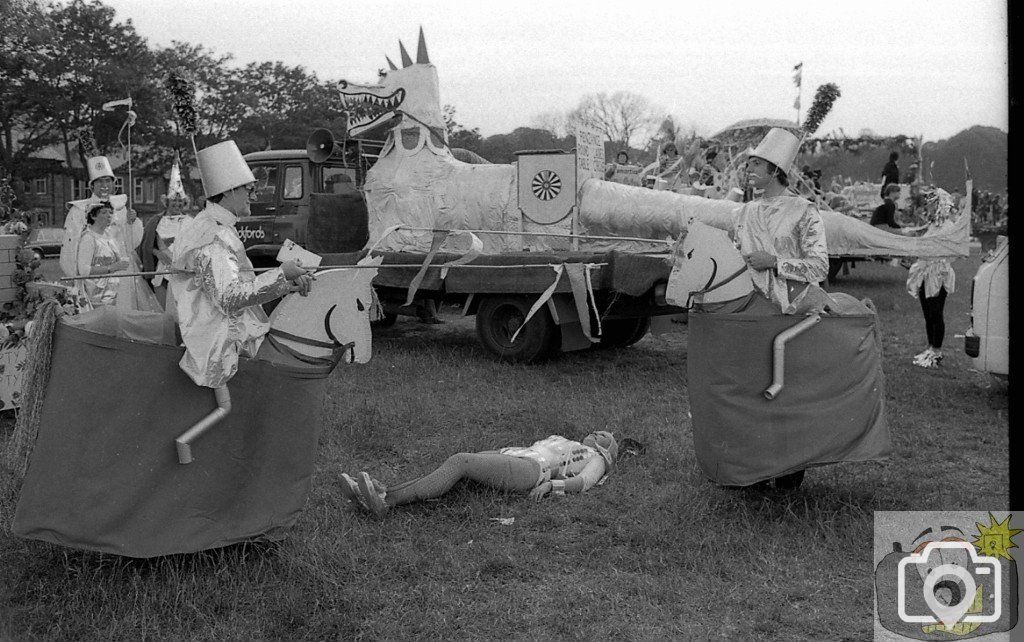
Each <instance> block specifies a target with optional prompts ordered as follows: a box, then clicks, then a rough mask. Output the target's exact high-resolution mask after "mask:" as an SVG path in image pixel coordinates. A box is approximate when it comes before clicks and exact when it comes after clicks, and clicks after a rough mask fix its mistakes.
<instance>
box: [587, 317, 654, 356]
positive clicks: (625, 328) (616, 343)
mask: <svg viewBox="0 0 1024 642" xmlns="http://www.w3.org/2000/svg"><path fill="white" fill-rule="evenodd" d="M650 329H651V319H650V317H638V318H636V319H610V320H606V321H604V322H602V323H601V341H600V342H598V343H595V344H594V347H597V348H626V347H629V346H631V345H633V344H634V343H636V342H637V341H639V340H640V339H643V338H644V337H645V336H647V331H648V330H650Z"/></svg>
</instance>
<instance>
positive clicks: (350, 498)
mask: <svg viewBox="0 0 1024 642" xmlns="http://www.w3.org/2000/svg"><path fill="white" fill-rule="evenodd" d="M341 496H342V497H344V498H345V501H346V502H348V503H349V504H350V505H354V506H361V507H363V508H367V507H366V506H364V505H363V502H362V500H361V499H360V497H359V486H358V485H357V484H356V480H354V479H352V478H351V477H349V476H348V475H347V474H346V473H342V474H341Z"/></svg>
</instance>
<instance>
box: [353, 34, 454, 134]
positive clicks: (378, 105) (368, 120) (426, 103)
mask: <svg viewBox="0 0 1024 642" xmlns="http://www.w3.org/2000/svg"><path fill="white" fill-rule="evenodd" d="M398 47H399V49H400V51H401V56H402V68H401V69H399V68H398V67H397V66H395V63H393V62H392V61H391V58H388V57H387V56H385V59H386V60H387V62H388V71H381V72H380V77H379V78H378V81H377V83H375V84H367V85H359V84H355V83H350V82H347V81H345V80H342V81H341V94H342V96H343V97H344V98H345V99H346V101H352V102H354V103H356V104H365V105H368V106H369V107H370V108H371V110H372V113H371V114H370V115H368V116H364V117H362V118H360V119H358V120H356V121H355V122H352V123H350V124H349V128H348V135H349V136H351V137H356V136H359V135H360V134H363V133H364V132H367V131H369V130H370V129H374V128H376V127H378V126H381V125H383V124H384V123H387V122H388V121H393V120H394V121H397V122H396V123H395V124H394V125H393V126H392V129H401V128H409V127H413V126H417V127H419V126H423V127H426V128H427V129H428V130H431V131H432V132H434V134H435V135H441V136H442V138H443V140H445V142H447V133H446V128H445V123H444V116H443V114H442V112H441V97H440V92H439V90H438V80H437V68H436V67H434V65H433V64H431V62H430V58H429V57H428V56H427V43H426V41H425V40H424V39H423V28H422V27H420V35H419V43H418V46H417V48H416V62H413V61H412V59H411V58H410V57H409V53H408V52H407V51H406V50H405V45H403V44H402V41H401V40H399V41H398Z"/></svg>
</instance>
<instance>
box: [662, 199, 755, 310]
mask: <svg viewBox="0 0 1024 642" xmlns="http://www.w3.org/2000/svg"><path fill="white" fill-rule="evenodd" d="M753 289H754V285H753V282H752V281H751V280H750V273H749V272H748V271H747V264H746V262H745V261H744V260H743V256H742V255H741V254H740V252H739V250H737V249H736V246H735V244H734V243H733V242H732V239H730V238H729V234H728V233H727V232H725V231H724V230H720V229H718V228H714V227H711V226H710V225H706V224H704V223H701V222H700V221H697V220H695V219H690V221H689V222H688V223H687V226H686V236H685V238H684V239H683V240H682V242H681V243H680V244H678V245H677V246H676V248H675V250H674V251H673V265H672V272H671V273H670V274H669V278H668V289H667V291H666V292H665V299H666V300H667V301H668V302H669V303H670V304H672V305H678V306H680V307H684V308H690V307H692V306H693V305H694V304H695V303H696V304H702V303H721V302H723V301H731V300H733V299H738V298H740V297H742V296H744V295H746V294H748V293H750V292H751V290H753Z"/></svg>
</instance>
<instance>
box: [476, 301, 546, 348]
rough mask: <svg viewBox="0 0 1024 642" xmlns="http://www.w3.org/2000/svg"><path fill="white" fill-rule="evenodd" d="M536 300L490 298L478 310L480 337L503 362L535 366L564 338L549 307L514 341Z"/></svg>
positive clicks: (537, 314)
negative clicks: (534, 364) (513, 336)
mask: <svg viewBox="0 0 1024 642" xmlns="http://www.w3.org/2000/svg"><path fill="white" fill-rule="evenodd" d="M532 305H533V301H532V300H530V299H528V298H526V297H517V296H501V295H499V296H487V297H484V300H483V301H481V302H480V307H479V308H477V311H476V334H477V337H478V338H479V339H480V343H481V344H483V346H484V348H486V349H487V350H488V351H489V352H491V353H492V354H494V355H495V356H497V357H498V359H500V360H502V361H511V362H514V363H535V362H537V361H542V360H544V359H546V358H547V357H549V356H551V354H552V353H554V352H555V351H556V350H557V349H558V346H559V343H560V338H561V335H560V334H559V332H558V326H556V325H555V322H554V320H553V319H552V318H551V312H550V311H548V308H547V306H544V307H542V308H541V309H540V310H538V311H537V313H536V314H534V315H533V318H532V319H530V322H529V323H527V324H526V326H525V327H523V329H522V331H521V332H519V336H517V337H516V340H515V342H514V343H513V342H512V335H514V334H515V333H516V330H518V329H519V327H520V326H522V325H523V321H524V320H525V319H526V315H527V314H528V313H529V312H530V307H531V306H532Z"/></svg>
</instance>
